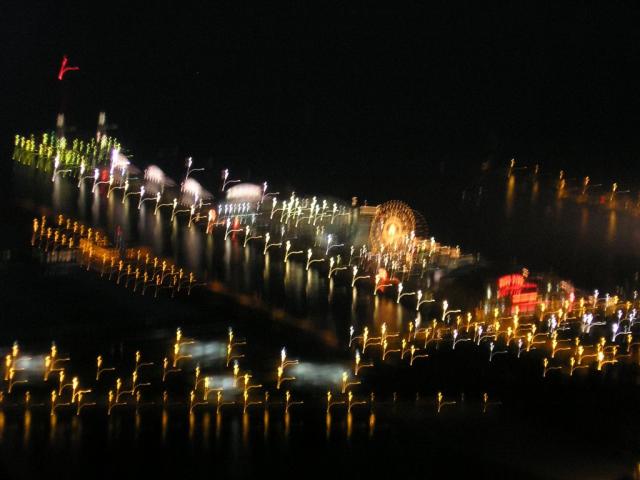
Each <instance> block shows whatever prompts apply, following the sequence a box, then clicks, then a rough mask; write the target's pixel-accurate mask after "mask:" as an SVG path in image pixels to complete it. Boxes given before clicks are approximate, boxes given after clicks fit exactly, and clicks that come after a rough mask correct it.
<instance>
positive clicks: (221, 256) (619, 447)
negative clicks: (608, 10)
mask: <svg viewBox="0 0 640 480" xmlns="http://www.w3.org/2000/svg"><path fill="white" fill-rule="evenodd" d="M14 180H15V185H16V192H17V193H16V202H15V208H16V210H15V214H14V216H13V217H14V224H13V225H12V228H11V230H10V231H11V232H12V233H10V234H9V238H7V239H5V241H7V242H8V244H9V245H11V246H12V248H11V250H10V251H11V258H10V259H9V260H8V261H6V262H4V263H3V265H4V266H3V271H2V277H3V284H4V285H5V289H4V295H5V296H4V300H3V304H4V305H3V306H4V308H3V311H4V312H5V315H4V318H5V322H4V326H3V330H4V331H3V334H2V339H3V341H2V346H3V347H6V349H7V350H8V349H9V348H10V344H11V342H12V341H13V340H14V339H19V340H20V342H21V346H22V349H23V352H24V353H25V354H26V355H34V356H35V355H42V354H43V352H46V351H47V350H48V348H49V344H50V341H51V340H55V341H56V343H57V345H58V347H59V349H60V350H61V351H62V352H64V354H65V355H67V354H68V355H69V356H70V357H71V358H72V359H73V366H72V367H71V368H70V372H73V373H74V374H77V375H79V377H80V378H82V379H85V382H83V383H92V384H93V382H89V381H88V380H89V379H91V378H92V376H93V375H94V373H95V371H94V362H95V360H94V359H95V355H96V354H98V353H100V354H102V355H103V356H104V357H105V358H106V359H107V363H108V364H109V365H113V366H115V367H116V368H117V369H118V374H119V375H122V376H123V377H124V376H125V375H129V374H130V371H131V369H132V368H133V355H134V352H135V351H136V350H140V351H142V352H143V356H144V358H147V359H150V360H152V361H154V363H155V366H153V367H150V368H149V370H148V371H147V372H145V373H144V378H145V380H148V381H150V382H151V383H152V386H151V387H150V388H149V389H148V390H146V391H145V392H144V394H143V396H142V401H141V403H140V405H139V407H138V408H137V409H136V408H135V406H134V405H129V406H125V407H123V408H121V409H117V410H116V411H115V413H114V414H113V415H111V416H107V415H106V411H105V409H106V404H105V397H106V392H107V390H108V389H110V388H113V381H114V376H115V375H111V376H109V375H106V376H105V378H104V380H101V381H100V382H96V383H95V384H93V388H94V390H95V392H94V394H95V397H94V400H95V401H96V402H97V403H98V405H96V406H95V407H93V408H87V409H86V410H85V411H84V412H83V413H82V415H80V416H76V415H74V414H73V411H72V410H64V409H61V410H60V413H59V414H58V415H56V416H55V417H52V416H51V415H50V414H49V407H48V403H47V401H46V400H47V395H48V391H49V387H47V386H46V385H44V384H43V383H42V382H41V381H40V382H38V381H37V378H36V377H37V376H38V374H37V373H29V375H30V377H29V378H30V380H31V381H32V384H30V385H29V390H30V392H31V394H32V398H33V400H32V403H33V405H32V407H31V408H29V409H25V408H24V400H23V398H22V396H21V395H23V393H24V391H25V390H26V387H24V386H22V387H20V388H16V391H17V392H18V393H16V394H13V395H11V396H7V397H6V398H5V400H4V409H3V410H2V411H1V414H0V415H1V416H0V452H1V453H0V455H1V463H0V474H3V476H4V477H7V478H25V477H26V478H29V477H34V478H37V477H40V476H43V475H44V474H46V475H47V476H50V477H53V478H68V477H69V476H71V477H72V478H81V477H84V476H89V477H92V478H93V477H95V478H107V477H109V478H113V477H117V476H119V475H124V476H132V475H137V476H140V475H145V476H146V475H150V476H151V475H153V476H162V477H168V476H173V477H175V476H178V475H181V476H183V475H185V474H188V475H197V476H205V475H206V476H215V475H222V476H224V477H227V476H228V477H234V478H236V477H241V478H246V477H255V476H258V475H271V474H275V475H308V474H322V475H325V476H326V475H332V476H338V477H342V476H349V477H356V478H364V477H374V478H380V477H381V476H383V475H384V476H392V475H393V476H397V475H402V476H408V477H410V478H418V477H420V478H422V477H425V476H435V477H459V476H467V477H469V476H475V477H478V478H490V477H491V478H624V477H631V475H632V474H633V472H634V468H635V463H636V462H637V460H638V456H639V452H640V444H639V443H638V438H637V434H636V429H635V427H634V425H637V422H638V420H640V418H639V415H638V413H639V412H638V409H637V405H638V403H637V401H638V396H639V392H638V386H637V385H638V370H637V368H635V367H634V366H633V365H631V366H629V367H628V368H625V369H622V370H616V371H615V373H614V374H611V375H607V376H599V377H594V376H591V375H584V376H578V378H575V379H574V380H573V381H572V382H567V381H566V379H561V378H559V377H558V378H552V379H549V380H548V381H543V380H542V379H541V378H540V375H539V370H538V367H537V362H536V361H534V360H531V361H520V362H512V361H504V362H500V363H497V364H496V365H494V366H491V368H490V367H489V365H488V364H487V362H486V358H485V357H484V355H483V354H481V353H479V352H477V351H474V350H468V351H465V350H463V351H462V353H460V354H458V352H455V354H454V352H450V351H449V352H440V353H438V354H437V355H436V356H434V358H433V359H430V360H429V362H425V363H424V364H422V365H416V367H413V368H409V367H407V366H406V364H402V363H400V362H393V361H392V362H390V363H389V364H388V365H384V366H383V367H381V368H380V369H378V368H376V369H375V372H373V371H372V372H369V373H367V374H366V375H365V376H364V378H363V384H362V385H361V386H358V387H356V389H355V391H356V394H357V397H358V399H368V398H369V396H370V394H371V393H372V392H374V393H375V395H376V397H375V399H376V400H375V402H374V403H373V405H365V406H362V407H360V408H354V410H353V414H352V416H347V415H346V414H345V412H344V410H343V409H336V410H335V411H334V413H333V414H332V415H331V419H330V421H328V419H327V416H326V414H325V410H324V393H325V391H326V389H327V388H332V390H334V391H336V389H339V375H340V372H341V371H342V370H345V369H347V370H348V369H349V368H350V365H351V363H352V359H351V357H350V354H349V353H348V351H347V349H346V348H345V346H346V343H347V341H348V333H347V331H348V327H349V325H356V326H358V327H361V326H363V325H372V326H379V325H380V324H381V323H382V322H383V321H384V322H386V323H387V324H388V325H390V326H391V327H392V328H393V327H400V326H401V325H403V324H406V323H407V322H408V321H410V320H412V319H413V317H414V311H412V309H411V307H410V306H403V305H397V304H396V303H395V302H394V301H393V300H392V298H391V296H390V297H389V298H386V297H384V296H383V297H376V298H375V299H374V298H372V294H371V293H372V292H370V291H369V289H368V288H364V287H363V288H360V289H357V290H356V292H355V293H354V291H353V290H352V289H351V287H350V286H349V282H348V278H347V277H340V276H338V277H336V279H334V280H328V279H327V278H326V273H323V271H322V270H318V269H311V270H310V272H306V271H305V270H304V265H303V264H302V262H301V261H299V260H297V261H291V262H289V263H287V264H286V265H285V264H284V263H283V262H282V257H281V254H280V253H279V252H277V251H274V252H273V254H270V255H268V256H264V255H262V251H261V244H256V245H254V246H250V247H249V248H247V249H244V248H242V244H241V242H240V241H238V239H228V240H227V241H225V240H224V239H223V238H222V236H221V235H220V232H218V233H217V234H216V235H213V236H205V235H203V234H202V232H201V231H200V230H198V229H189V228H188V227H186V225H185V222H184V221H176V222H170V221H169V219H168V217H166V216H165V217H157V218H156V217H153V218H152V216H149V215H148V212H147V210H145V209H143V210H142V211H141V213H140V214H138V211H137V210H136V209H135V202H134V203H131V204H125V205H124V206H123V205H122V204H121V203H120V197H119V195H115V196H112V197H111V198H110V199H109V200H107V199H106V198H105V197H104V196H96V197H95V198H92V196H91V195H90V192H88V191H87V189H84V190H83V189H80V190H79V191H78V189H77V188H76V187H75V185H73V184H72V183H70V182H65V181H58V182H55V183H52V182H50V180H49V178H48V176H47V175H44V174H42V173H40V172H37V171H33V170H29V169H26V168H23V167H18V168H17V169H16V172H15V179H14ZM536 185H537V186H536ZM480 187H482V190H481V193H480ZM446 198H451V199H452V200H451V202H450V203H449V204H448V210H446V215H444V213H443V212H444V210H443V209H442V208H441V209H440V211H439V213H438V214H437V215H434V218H435V221H434V223H432V234H434V235H436V236H438V231H437V230H436V228H437V226H438V225H440V224H443V225H444V224H445V223H444V222H442V220H441V219H442V218H444V217H445V216H446V217H448V218H450V225H449V227H446V228H444V229H443V230H444V231H443V235H444V236H445V237H452V236H454V235H456V238H459V241H458V240H456V241H454V244H455V243H458V242H459V243H460V245H461V247H462V248H463V250H464V251H475V250H478V251H480V252H481V256H482V257H483V258H484V257H485V256H486V257H487V258H489V259H491V261H490V263H489V266H488V268H486V267H484V268H485V269H484V270H482V269H480V270H478V271H477V272H476V273H474V274H473V275H472V277H473V276H474V275H475V276H478V275H480V278H481V280H480V281H477V280H472V281H469V279H464V278H462V279H456V278H455V277H447V276H445V277H444V278H443V279H442V280H441V282H439V283H438V284H435V285H434V290H435V292H436V294H437V295H438V297H439V298H452V299H453V298H456V297H455V296H456V292H458V291H459V290H460V289H461V288H462V287H459V285H460V284H464V287H463V288H462V289H463V290H464V291H465V292H466V295H460V297H462V298H464V297H465V296H466V298H467V302H468V304H469V305H473V304H474V303H475V302H476V301H477V298H479V297H481V296H482V295H483V292H484V289H483V287H484V284H485V283H484V282H488V281H489V280H490V276H491V274H492V273H491V272H502V271H505V270H509V269H517V268H519V267H520V266H521V265H526V266H528V267H529V268H530V269H531V270H539V271H548V270H553V271H555V272H556V273H558V274H560V275H562V276H566V277H569V278H571V279H574V280H575V282H576V283H577V284H578V285H579V286H584V287H586V288H592V287H593V286H596V287H600V288H601V290H602V291H605V289H611V291H613V289H615V288H616V286H617V285H623V286H625V287H627V288H632V287H633V274H634V272H635V270H636V269H637V268H638V263H639V262H638V260H640V257H639V255H638V254H639V253H640V252H638V250H637V249H636V248H635V247H634V246H635V241H634V239H635V236H636V235H640V232H638V230H637V228H636V226H635V217H634V216H633V215H632V214H631V213H630V212H625V211H620V210H613V209H610V208H606V207H601V206H581V205H578V204H576V203H575V202H572V201H571V200H570V199H569V200H557V198H556V196H555V194H554V190H553V188H552V186H551V183H550V182H545V181H544V179H542V180H539V181H538V183H536V181H535V180H534V179H533V178H532V177H530V176H527V175H522V176H516V177H515V178H512V179H511V180H507V179H506V178H488V179H484V180H483V182H482V184H479V185H476V186H473V187H469V188H467V189H466V191H465V195H464V197H463V196H462V194H461V192H460V191H456V192H455V195H454V194H452V195H451V196H450V197H446ZM49 212H50V213H58V212H64V213H65V214H71V215H74V216H78V217H81V218H86V219H88V220H89V221H92V222H93V223H95V224H98V225H102V226H103V227H104V228H106V229H107V231H108V232H111V233H112V234H113V232H114V230H115V227H116V225H119V226H120V227H121V228H122V230H123V232H124V235H125V238H126V239H127V241H128V242H130V243H131V244H147V245H150V246H152V248H153V249H154V250H155V251H156V252H158V254H163V255H167V256H171V257H172V258H173V259H174V260H175V261H176V263H178V264H180V265H185V266H187V267H188V268H191V269H194V270H196V271H197V272H198V273H199V274H200V275H202V276H206V278H208V280H211V281H215V282H216V284H217V285H220V288H217V289H216V291H215V292H212V291H209V290H207V289H199V290H195V291H194V294H193V295H192V296H190V297H186V296H179V297H178V298H175V299H170V298H167V296H166V295H160V297H159V298H157V299H154V298H153V297H152V296H151V295H146V296H145V297H141V296H133V295H132V294H131V292H130V291H129V290H125V289H123V288H120V287H116V286H115V285H114V284H113V282H108V281H106V280H104V279H100V278H99V277H98V276H97V275H96V274H94V273H91V272H86V271H84V270H82V269H80V268H78V267H77V266H76V265H74V264H73V263H71V264H68V265H67V264H55V265H51V264H46V263H45V264H43V263H41V262H40V260H39V259H38V258H37V255H36V254H35V253H34V252H33V251H32V250H31V249H30V248H28V247H27V246H28V241H29V235H30V227H31V224H30V222H31V218H32V216H33V215H34V214H38V215H39V214H43V213H49ZM424 213H425V215H426V216H428V215H429V212H424ZM447 240H449V238H447ZM469 283H471V284H472V285H476V284H477V285H476V286H477V287H479V288H477V289H475V290H470V289H469V286H468V284H469ZM450 295H453V296H450ZM177 326H180V327H182V329H183V330H184V332H185V334H186V335H188V336H189V337H193V338H195V339H197V340H198V342H199V344H198V345H197V347H199V348H201V350H193V353H194V356H195V357H196V358H195V359H193V361H188V362H187V363H185V372H181V373H180V374H176V376H175V378H172V379H171V380H170V381H169V382H167V383H166V384H162V382H161V378H160V375H161V374H160V371H159V368H158V367H157V366H158V364H159V363H160V361H161V358H162V356H164V355H167V354H168V353H169V352H170V350H171V346H172V343H173V336H174V332H175V328H176V327H177ZM229 326H233V328H234V331H235V332H236V334H237V335H238V336H239V337H241V338H245V339H246V340H247V342H248V345H247V349H246V353H247V358H245V359H242V362H243V368H247V369H249V371H250V372H251V373H252V374H253V375H254V376H255V378H256V381H258V379H260V381H261V382H262V383H267V382H270V383H271V384H272V383H273V380H274V378H273V377H274V369H275V365H276V364H277V361H278V358H279V351H280V348H281V347H282V346H283V345H286V346H287V348H288V353H289V355H290V358H299V359H300V360H301V361H302V362H303V364H304V365H305V367H307V368H309V369H310V372H311V374H310V375H308V376H307V375H305V374H304V371H303V370H302V371H300V373H301V374H300V375H299V377H300V378H298V379H297V380H296V382H295V383H294V384H292V385H291V391H292V394H293V395H294V397H295V399H302V400H304V401H305V404H304V405H302V406H298V407H293V408H292V409H291V411H290V414H289V415H288V416H287V415H285V414H284V412H283V410H284V409H283V406H282V402H283V394H282V392H281V391H276V390H273V389H272V390H271V391H272V398H271V400H270V402H271V405H270V407H269V408H268V409H265V408H264V406H257V407H255V408H253V409H250V410H249V413H248V414H246V415H243V413H242V408H241V407H239V406H238V405H236V406H229V407H228V408H224V409H223V410H222V414H221V415H217V414H216V411H215V408H209V407H204V408H201V409H196V410H194V414H193V415H189V414H188V408H187V405H186V403H185V398H186V394H187V392H188V391H189V389H190V388H191V387H190V385H192V378H193V377H192V376H193V373H192V372H193V367H194V363H195V361H199V362H201V365H202V367H203V371H204V373H205V374H207V375H212V376H213V377H214V378H216V377H217V378H218V379H221V378H222V377H223V376H224V375H228V373H223V372H225V371H226V372H228V370H225V368H224V354H222V355H221V354H220V347H221V346H222V347H223V346H224V342H225V341H226V331H227V327H229ZM3 353H4V350H3ZM198 355H200V356H198ZM432 360H433V361H432ZM162 389H166V390H167V391H168V394H169V400H168V402H167V403H166V404H163V402H162V398H161V391H162ZM437 391H443V392H444V394H445V397H446V398H447V399H450V400H455V401H456V402H457V403H456V404H455V405H453V406H451V407H450V408H445V409H444V410H443V411H442V412H441V413H440V414H436V411H435V401H434V397H435V393H436V392H437ZM484 391H489V392H490V393H491V396H492V398H495V399H496V402H499V404H496V405H494V406H492V407H490V409H489V412H488V414H482V413H481V411H482V409H481V404H480V395H481V393H482V392H484ZM394 392H395V394H396V395H395V401H394ZM230 398H231V397H230ZM233 399H234V400H235V401H237V402H241V398H240V397H238V396H237V395H236V396H235V397H233ZM265 412H266V413H265ZM44 472H46V473H44Z"/></svg>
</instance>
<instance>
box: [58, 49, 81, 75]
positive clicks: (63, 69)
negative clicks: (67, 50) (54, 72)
mask: <svg viewBox="0 0 640 480" xmlns="http://www.w3.org/2000/svg"><path fill="white" fill-rule="evenodd" d="M68 63H69V59H68V58H67V56H66V55H64V56H63V57H62V63H61V64H60V70H59V71H58V80H62V79H63V78H64V74H65V73H67V72H70V71H74V70H80V67H68V66H67V64H68Z"/></svg>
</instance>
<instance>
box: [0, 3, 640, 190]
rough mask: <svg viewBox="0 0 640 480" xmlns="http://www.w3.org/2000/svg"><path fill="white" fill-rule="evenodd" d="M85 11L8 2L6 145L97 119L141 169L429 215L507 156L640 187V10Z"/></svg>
mask: <svg viewBox="0 0 640 480" xmlns="http://www.w3.org/2000/svg"><path fill="white" fill-rule="evenodd" d="M77 3H78V5H74V6H70V5H67V3H66V2H9V4H8V5H6V6H5V13H8V14H6V15H5V14H3V15H2V17H0V26H1V29H2V31H3V32H4V37H5V41H3V46H2V51H3V58H4V60H3V65H4V67H3V69H4V74H3V76H4V77H5V80H8V86H7V88H5V89H3V90H4V92H5V96H4V102H3V104H4V105H5V107H4V112H3V114H4V116H5V118H4V119H3V121H4V122H8V125H7V130H6V131H7V134H6V136H5V137H3V138H5V140H4V141H3V143H10V141H11V140H10V136H11V135H12V134H13V133H15V132H16V131H18V132H21V133H28V132H31V131H34V132H37V131H42V130H43V129H45V128H50V127H52V126H53V125H54V122H55V115H56V112H57V111H58V110H59V109H60V108H62V109H63V110H64V111H65V113H66V115H67V122H68V125H70V126H72V127H76V128H77V130H78V132H86V133H92V132H93V129H94V128H95V124H96V119H97V114H98V111H99V110H101V109H104V110H105V111H106V112H107V115H108V119H109V123H112V124H117V126H118V128H117V129H116V130H113V132H112V133H114V134H115V135H116V136H118V137H120V138H121V139H122V141H123V142H124V144H125V145H126V146H127V147H128V148H129V149H130V151H131V152H132V153H133V155H134V162H136V163H138V164H140V165H141V166H145V165H147V164H149V163H159V164H161V165H163V166H164V167H166V168H167V169H168V170H170V171H176V172H177V171H181V169H182V165H183V162H184V157H185V156H187V155H193V156H194V158H195V160H196V161H197V162H201V164H202V165H206V166H207V167H208V170H209V171H208V173H207V175H209V178H206V179H205V183H206V182H207V181H209V182H214V181H217V175H218V171H219V169H220V168H222V167H225V166H228V167H230V168H231V169H232V171H233V172H237V175H238V176H240V177H242V178H243V179H249V180H254V181H262V180H263V179H265V178H268V179H269V180H271V181H272V182H273V183H274V184H276V185H280V186H282V187H286V186H287V185H292V186H296V187H297V188H299V189H301V190H307V191H314V192H315V191H318V192H327V193H334V194H337V195H341V196H343V197H350V196H351V195H360V196H362V197H365V198H366V197H369V198H371V199H372V200H385V199H388V198H395V197H397V198H403V199H408V200H410V201H414V202H416V201H418V202H419V197H420V188H421V185H422V180H421V179H423V178H427V177H428V178H430V179H432V178H436V177H437V178H442V177H443V176H444V177H456V178H473V177H474V176H477V175H478V174H479V172H480V165H481V163H482V162H485V161H490V162H492V163H491V164H492V166H494V167H496V168H497V167H500V166H503V165H506V163H507V162H508V160H509V159H510V158H511V157H512V156H515V157H516V158H517V159H518V161H519V162H522V163H528V164H533V163H540V164H541V165H543V166H544V168H547V171H549V172H550V171H551V170H554V171H557V169H558V168H564V169H565V170H567V171H568V172H571V173H574V174H576V175H578V174H586V173H588V174H591V175H592V177H594V178H595V177H598V176H599V177H600V178H602V180H608V179H609V178H610V177H612V176H618V178H620V176H621V175H630V177H629V178H634V179H640V169H639V168H638V166H637V161H636V158H637V154H638V152H639V151H640V148H639V147H640V141H639V140H638V138H639V137H638V134H637V130H638V125H639V122H638V116H639V115H638V107H639V106H640V102H639V100H640V98H639V94H638V85H639V84H640V83H639V80H640V79H639V78H638V76H637V71H640V69H639V68H638V66H639V65H640V29H638V27H637V26H638V25H639V24H640V22H639V20H640V18H639V17H640V15H639V14H640V4H635V6H631V5H633V3H632V2H627V4H626V5H625V6H622V5H623V4H622V3H619V4H617V6H612V5H611V3H612V2H601V3H599V2H575V3H573V2H549V3H546V2H531V3H530V5H529V7H522V5H515V4H514V5H512V4H511V3H509V2H507V3H503V4H501V5H500V6H499V7H498V6H493V7H486V8H485V7H480V6H479V5H476V6H474V7H473V8H472V9H468V8H463V7H460V8H457V7H454V6H452V5H451V3H450V2H442V3H440V4H432V3H431V2H428V3H429V5H428V6H426V5H424V4H426V3H427V2H388V4H387V5H384V4H381V3H378V2H370V1H348V2H325V1H322V2H308V1H301V0H296V1H290V2H280V3H279V4H278V6H275V5H273V4H272V3H273V2H257V3H261V4H262V5H261V6H258V7H249V6H247V4H246V3H245V2H201V5H200V6H197V7H196V6H192V5H188V3H187V2H126V3H121V4H118V3H113V2H102V3H100V6H101V9H100V11H98V12H96V5H98V4H96V3H95V2H84V3H80V2H77ZM134 3H135V5H134ZM559 3H561V4H562V5H559ZM6 7H8V8H6ZM65 53H66V54H67V55H68V56H69V58H70V63H71V64H72V65H78V66H79V67H80V69H81V70H80V72H71V73H69V74H68V77H67V78H66V79H65V81H64V82H62V83H61V82H58V80H57V79H56V73H57V69H58V66H59V62H60V59H61V57H62V55H63V54H65ZM4 161H5V162H6V161H9V159H8V158H6V157H5V159H4Z"/></svg>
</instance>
